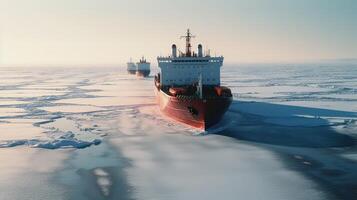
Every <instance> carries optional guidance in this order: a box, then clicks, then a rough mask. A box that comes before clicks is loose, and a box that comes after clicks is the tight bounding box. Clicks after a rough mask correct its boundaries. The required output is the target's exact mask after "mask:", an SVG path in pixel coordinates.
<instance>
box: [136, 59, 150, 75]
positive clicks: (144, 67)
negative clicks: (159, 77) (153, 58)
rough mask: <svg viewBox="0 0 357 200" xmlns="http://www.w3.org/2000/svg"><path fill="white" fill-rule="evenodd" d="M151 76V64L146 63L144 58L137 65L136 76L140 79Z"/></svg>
mask: <svg viewBox="0 0 357 200" xmlns="http://www.w3.org/2000/svg"><path fill="white" fill-rule="evenodd" d="M149 74H150V63H149V62H146V59H145V58H144V56H143V57H142V58H141V59H140V61H139V62H137V63H136V75H137V76H140V77H147V76H149Z"/></svg>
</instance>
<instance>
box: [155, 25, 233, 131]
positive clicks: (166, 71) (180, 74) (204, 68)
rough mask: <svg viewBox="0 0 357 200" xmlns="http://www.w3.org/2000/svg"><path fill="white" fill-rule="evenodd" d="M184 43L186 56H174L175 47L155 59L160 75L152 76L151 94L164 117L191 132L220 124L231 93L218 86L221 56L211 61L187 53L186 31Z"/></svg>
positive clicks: (207, 55) (193, 53) (201, 53)
mask: <svg viewBox="0 0 357 200" xmlns="http://www.w3.org/2000/svg"><path fill="white" fill-rule="evenodd" d="M182 37H183V38H185V39H186V52H180V54H179V55H178V56H177V49H176V45H175V44H173V45H172V55H171V56H168V57H158V58H157V60H158V65H159V68H160V73H158V74H157V75H156V76H155V93H156V97H157V101H158V104H159V106H160V110H161V112H162V113H164V114H165V115H166V116H168V117H171V118H173V119H175V120H177V121H179V122H182V123H185V124H188V125H190V126H193V127H195V128H199V129H202V130H206V129H207V128H209V127H211V126H213V125H214V124H216V123H217V122H219V121H220V120H221V118H222V117H223V115H224V113H225V112H226V111H227V110H228V108H229V106H230V105H231V103H232V93H231V90H230V89H229V88H227V87H224V86H221V82H220V81H221V80H220V68H221V66H222V65H223V56H220V57H211V56H210V54H209V51H208V52H207V53H205V54H204V53H203V49H202V45H201V44H199V45H198V53H195V52H192V51H191V38H192V37H194V36H192V35H191V33H190V30H189V29H188V30H187V34H186V35H185V36H182Z"/></svg>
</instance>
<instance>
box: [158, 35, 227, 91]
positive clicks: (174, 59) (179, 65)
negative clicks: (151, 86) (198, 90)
mask: <svg viewBox="0 0 357 200" xmlns="http://www.w3.org/2000/svg"><path fill="white" fill-rule="evenodd" d="M182 37H183V38H186V52H179V55H177V48H176V45H175V44H173V45H172V54H171V55H170V56H166V57H158V58H157V60H158V64H159V68H160V70H161V76H160V82H161V84H162V85H170V86H171V85H178V86H180V85H181V86H182V85H192V84H194V83H197V82H199V81H202V84H203V85H215V86H218V85H220V68H221V66H222V65H223V56H219V57H211V56H210V53H209V51H207V52H206V53H205V54H204V53H203V47H202V45H201V44H199V45H198V51H197V52H198V53H195V52H194V51H191V47H192V46H191V38H192V37H194V36H192V35H191V33H190V30H187V34H186V36H182Z"/></svg>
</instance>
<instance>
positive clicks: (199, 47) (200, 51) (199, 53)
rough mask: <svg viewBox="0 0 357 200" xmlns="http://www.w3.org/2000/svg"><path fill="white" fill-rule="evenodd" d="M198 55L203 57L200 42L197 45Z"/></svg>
mask: <svg viewBox="0 0 357 200" xmlns="http://www.w3.org/2000/svg"><path fill="white" fill-rule="evenodd" d="M198 57H203V53H202V44H199V45H198Z"/></svg>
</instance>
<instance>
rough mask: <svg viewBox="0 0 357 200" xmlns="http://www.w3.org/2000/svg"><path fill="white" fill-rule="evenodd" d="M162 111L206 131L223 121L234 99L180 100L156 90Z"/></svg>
mask: <svg viewBox="0 0 357 200" xmlns="http://www.w3.org/2000/svg"><path fill="white" fill-rule="evenodd" d="M155 91H156V97H157V101H158V104H159V106H160V110H161V112H162V113H164V114H165V115H166V116H168V117H170V118H173V119H175V120H177V121H179V122H182V123H185V124H187V125H190V126H193V127H195V128H199V129H203V130H206V129H207V128H209V127H211V126H213V125H214V124H216V123H217V122H219V121H220V120H221V118H222V117H223V115H224V113H225V112H226V111H227V110H228V108H229V106H230V105H231V103H232V97H214V98H208V99H198V98H187V99H186V98H182V97H180V98H178V97H174V96H170V95H167V94H166V93H165V92H163V91H162V90H159V89H157V88H155Z"/></svg>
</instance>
